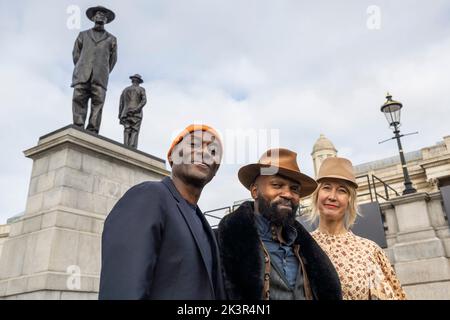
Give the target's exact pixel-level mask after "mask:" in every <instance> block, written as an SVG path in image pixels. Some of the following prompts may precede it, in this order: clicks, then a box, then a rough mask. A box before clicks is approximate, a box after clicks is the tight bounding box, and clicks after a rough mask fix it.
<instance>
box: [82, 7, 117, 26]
mask: <svg viewBox="0 0 450 320" xmlns="http://www.w3.org/2000/svg"><path fill="white" fill-rule="evenodd" d="M97 11H102V12H104V13H105V15H106V19H108V21H107V22H106V23H110V22H111V21H113V20H114V18H115V17H116V14H115V13H114V12H112V11H111V10H109V9H108V8H105V7H102V6H96V7H91V8H89V9H87V10H86V16H87V17H88V18H89V20H91V21H94V16H95V14H96V13H97Z"/></svg>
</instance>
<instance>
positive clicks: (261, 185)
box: [217, 148, 342, 300]
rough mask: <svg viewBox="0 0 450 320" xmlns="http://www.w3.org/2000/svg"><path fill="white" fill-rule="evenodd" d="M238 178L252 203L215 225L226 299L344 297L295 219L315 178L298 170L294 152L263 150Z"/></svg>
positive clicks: (323, 257)
mask: <svg viewBox="0 0 450 320" xmlns="http://www.w3.org/2000/svg"><path fill="white" fill-rule="evenodd" d="M238 177H239V181H240V182H241V183H242V184H243V185H244V187H246V188H247V189H248V190H249V191H250V193H251V196H252V198H253V199H254V202H252V201H248V202H244V203H243V204H242V205H241V206H240V207H239V208H238V209H236V210H235V211H234V212H232V213H230V214H229V215H227V216H225V217H224V218H223V219H222V221H221V222H220V224H219V229H218V232H217V234H218V242H219V246H220V250H221V258H222V263H223V270H224V278H225V279H224V281H225V290H226V293H227V296H228V298H229V299H233V300H234V299H244V300H269V299H272V300H316V299H323V300H333V299H342V293H341V286H340V282H339V278H338V275H337V273H336V270H335V269H334V267H333V264H332V263H331V261H330V260H329V258H328V257H327V255H326V254H325V253H324V252H323V251H322V249H321V248H320V246H319V245H318V244H317V243H316V242H315V241H314V239H313V238H312V237H311V236H310V234H309V233H308V231H306V230H305V229H304V228H303V226H302V225H301V224H300V223H299V222H298V221H297V220H296V219H295V216H296V212H297V209H298V207H299V200H300V198H301V197H305V196H308V195H310V194H311V193H312V192H314V190H315V188H316V186H317V183H316V182H315V181H314V179H312V178H310V177H308V176H307V175H305V174H303V173H301V172H300V169H299V166H298V164H297V154H296V153H295V152H293V151H290V150H287V149H281V148H280V149H271V150H268V151H266V152H265V153H264V154H263V155H262V157H261V158H260V160H259V161H258V163H254V164H249V165H246V166H244V167H242V168H241V169H240V170H239V173H238Z"/></svg>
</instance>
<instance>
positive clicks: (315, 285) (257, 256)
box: [216, 201, 342, 300]
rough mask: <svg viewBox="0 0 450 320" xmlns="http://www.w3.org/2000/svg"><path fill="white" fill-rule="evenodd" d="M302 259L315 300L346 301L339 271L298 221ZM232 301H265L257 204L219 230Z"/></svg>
mask: <svg viewBox="0 0 450 320" xmlns="http://www.w3.org/2000/svg"><path fill="white" fill-rule="evenodd" d="M295 228H296V229H297V239H296V240H295V244H298V245H300V257H301V259H302V261H303V265H304V267H305V270H304V271H306V274H307V277H308V280H309V283H310V288H311V292H312V295H313V299H315V300H340V299H342V292H341V285H340V282H339V277H338V275H337V273H336V270H335V269H334V267H333V264H332V262H331V261H330V259H329V258H328V256H327V255H326V253H325V252H324V251H323V250H322V249H321V248H320V246H319V245H318V244H317V243H316V241H315V240H314V239H313V238H312V237H311V235H310V234H309V232H308V231H306V230H305V228H304V227H303V226H302V225H301V224H300V223H298V222H297V221H296V222H295ZM216 232H217V235H218V242H219V247H220V253H221V259H222V264H223V272H224V284H225V290H226V293H227V297H228V299H231V300H241V299H243V300H262V299H263V287H264V279H263V276H264V265H263V264H264V263H263V262H264V259H263V258H261V257H262V255H263V254H264V253H263V250H262V248H261V244H260V241H259V235H258V231H257V228H256V225H255V221H254V209H253V202H250V201H248V202H245V203H243V204H242V205H241V206H240V207H239V208H238V209H236V210H235V211H234V212H232V213H230V214H228V215H226V216H225V217H224V218H223V219H222V221H221V222H220V224H219V228H218V230H217V231H216Z"/></svg>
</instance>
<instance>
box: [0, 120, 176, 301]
mask: <svg viewBox="0 0 450 320" xmlns="http://www.w3.org/2000/svg"><path fill="white" fill-rule="evenodd" d="M24 153H25V155H26V156H27V157H29V158H31V159H33V169H32V173H31V179H30V185H29V193H28V199H27V204H26V210H25V214H24V215H23V216H22V217H21V218H20V219H18V220H16V221H15V222H13V223H12V224H11V225H10V226H9V228H10V230H9V236H8V237H7V238H6V239H4V240H3V241H4V242H3V244H2V246H1V247H0V249H1V258H0V297H3V298H5V299H96V298H97V296H98V286H99V276H100V261H101V256H100V254H101V233H102V230H103V223H104V220H105V218H106V216H107V215H108V213H109V212H110V211H111V209H112V208H113V206H114V205H115V203H116V202H117V200H118V199H119V198H120V197H121V196H122V195H123V194H124V193H125V192H126V191H127V190H128V189H129V188H130V187H131V186H133V185H136V184H138V183H140V182H143V181H148V180H161V179H162V178H163V177H165V176H167V175H168V174H169V172H168V171H167V170H166V169H165V161H163V160H161V159H158V158H156V157H154V156H151V155H149V154H146V153H143V152H140V151H137V150H134V149H130V148H128V147H125V146H124V145H122V144H120V143H117V142H115V141H112V140H109V139H107V138H104V137H101V136H97V135H94V134H90V133H87V132H85V131H83V130H80V129H77V128H75V127H73V126H68V127H65V128H62V129H60V130H58V131H55V132H53V133H51V134H48V135H46V136H44V137H41V138H40V139H39V143H38V145H37V146H35V147H33V148H31V149H28V150H26V151H25V152H24Z"/></svg>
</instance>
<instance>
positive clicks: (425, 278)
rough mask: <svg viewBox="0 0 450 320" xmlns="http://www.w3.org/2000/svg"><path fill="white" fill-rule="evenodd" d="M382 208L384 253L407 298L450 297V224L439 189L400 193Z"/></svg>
mask: <svg viewBox="0 0 450 320" xmlns="http://www.w3.org/2000/svg"><path fill="white" fill-rule="evenodd" d="M381 209H382V212H383V215H384V217H385V224H386V226H387V231H386V238H387V243H388V248H387V249H386V253H387V255H388V257H389V259H390V261H391V263H392V264H393V265H394V267H395V270H396V273H397V276H398V278H399V280H400V282H401V283H402V286H403V288H404V289H405V291H406V294H407V296H408V299H411V300H416V299H445V300H447V299H450V228H449V224H448V221H447V220H446V218H445V212H444V209H443V206H442V197H441V194H440V192H434V193H430V194H428V193H417V194H412V195H407V196H401V197H398V198H395V199H392V200H391V201H387V202H385V203H383V204H382V205H381Z"/></svg>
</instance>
